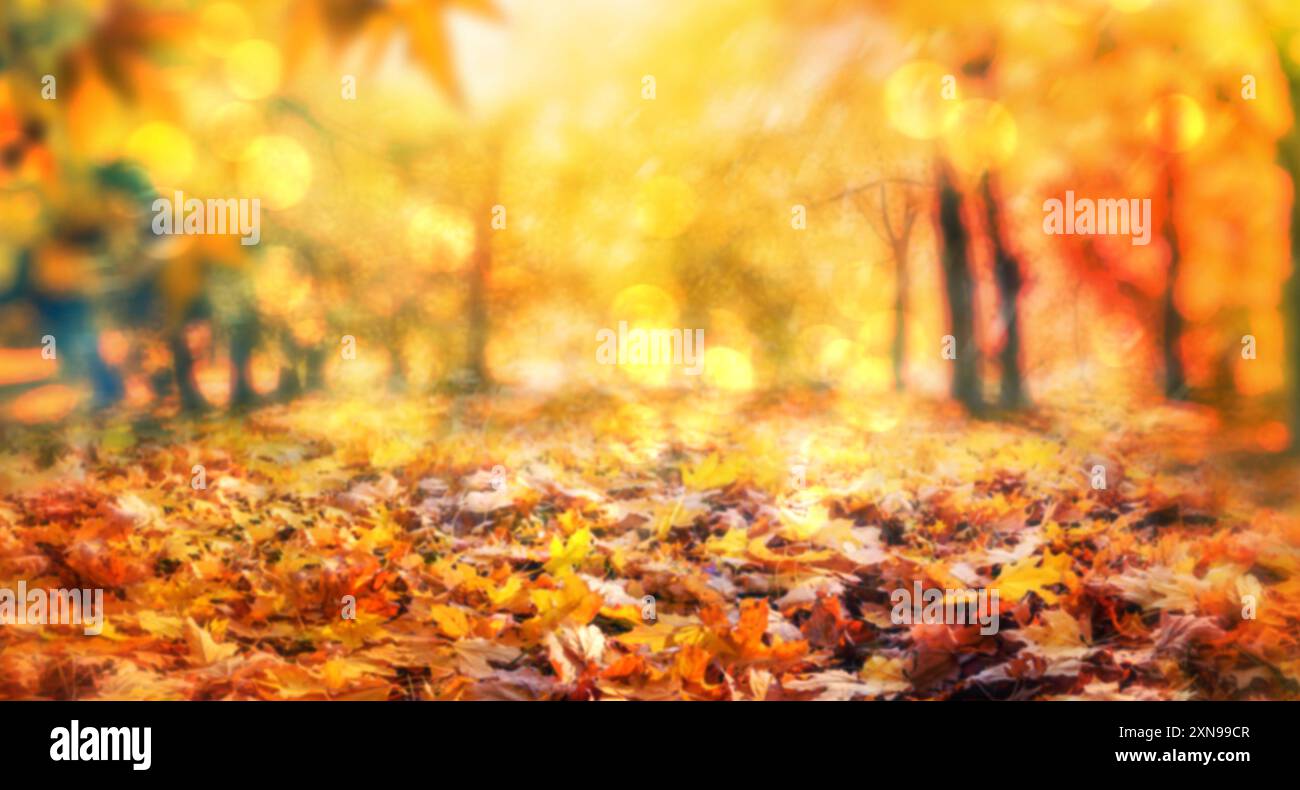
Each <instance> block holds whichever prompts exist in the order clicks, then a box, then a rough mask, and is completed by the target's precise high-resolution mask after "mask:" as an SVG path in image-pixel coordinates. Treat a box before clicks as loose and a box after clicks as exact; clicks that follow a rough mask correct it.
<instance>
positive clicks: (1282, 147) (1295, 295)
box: [1278, 52, 1300, 452]
mask: <svg viewBox="0 0 1300 790" xmlns="http://www.w3.org/2000/svg"><path fill="white" fill-rule="evenodd" d="M1278 54H1279V60H1280V61H1281V62H1282V63H1284V64H1285V63H1287V62H1288V59H1287V56H1286V54H1285V53H1282V52H1279V53H1278ZM1287 83H1288V87H1289V89H1290V93H1291V109H1292V112H1293V113H1294V114H1295V116H1296V117H1298V118H1300V74H1298V73H1296V72H1294V71H1288V72H1287ZM1278 161H1279V162H1280V163H1281V164H1282V166H1283V167H1284V168H1286V172H1287V174H1288V175H1290V176H1291V189H1292V195H1291V276H1290V277H1288V278H1287V281H1286V285H1285V286H1284V287H1283V292H1282V299H1283V309H1284V310H1285V311H1286V316H1285V318H1286V372H1287V385H1288V387H1289V392H1288V400H1289V401H1290V404H1289V405H1290V407H1291V450H1292V452H1297V451H1300V130H1297V129H1296V127H1295V126H1294V125H1293V126H1292V127H1291V133H1290V134H1288V135H1287V136H1286V137H1284V138H1282V140H1281V141H1280V142H1279V143H1278Z"/></svg>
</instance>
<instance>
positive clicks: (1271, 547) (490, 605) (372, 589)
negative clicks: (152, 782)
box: [0, 393, 1300, 699]
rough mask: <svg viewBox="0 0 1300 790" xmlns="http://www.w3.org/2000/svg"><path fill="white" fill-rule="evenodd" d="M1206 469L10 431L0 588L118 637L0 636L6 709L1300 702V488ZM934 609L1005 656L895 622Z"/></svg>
mask: <svg viewBox="0 0 1300 790" xmlns="http://www.w3.org/2000/svg"><path fill="white" fill-rule="evenodd" d="M1222 435H1223V428H1222V426H1221V425H1219V423H1218V419H1217V418H1216V417H1214V416H1213V414H1212V413H1211V412H1208V411H1201V410H1198V409H1195V408H1190V407H1180V408H1173V407H1153V408H1151V409H1146V410H1143V411H1142V412H1140V416H1135V413H1134V412H1130V411H1127V410H1125V411H1118V410H1116V411H1114V412H1113V413H1107V412H1106V411H1104V410H1100V409H1091V408H1088V407H1075V408H1072V409H1071V410H1069V411H1068V413H1067V412H1065V411H1061V412H1053V411H1049V410H1041V409H1040V410H1039V411H1037V412H1035V413H1034V414H1033V415H1031V416H1030V417H1027V418H1023V417H1022V418H1020V419H1018V420H1016V421H996V420H989V421H970V420H968V419H966V418H965V417H963V416H962V415H961V414H960V413H958V412H955V411H952V410H950V409H949V407H947V406H944V405H940V404H927V403H918V402H913V401H903V400H897V401H892V400H891V401H885V402H871V403H870V404H868V403H865V402H863V401H862V400H860V399H855V398H851V397H848V396H837V395H834V394H830V393H816V394H810V393H786V394H782V395H768V396H751V397H747V398H744V399H734V398H726V399H723V398H719V399H717V400H709V399H703V400H702V399H700V398H699V397H695V396H692V397H690V398H685V397H669V396H665V397H663V398H662V399H658V400H655V399H651V400H646V399H644V398H639V399H638V400H635V401H625V400H620V399H619V398H616V397H613V396H609V395H600V396H596V395H591V396H584V397H569V398H565V399H549V400H548V399H540V398H538V399H533V398H524V397H518V396H496V397H483V398H478V399H471V398H460V399H455V398H438V399H427V398H424V399H414V398H411V399H395V400H391V401H384V400H382V399H379V398H376V399H371V400H368V401H365V402H354V401H346V402H344V401H335V400H329V399H320V400H307V401H302V402H299V403H296V404H293V405H292V406H277V407H271V408H266V409H262V410H259V411H257V412H254V413H253V414H251V415H249V416H246V417H244V418H238V419H236V418H226V417H209V418H205V419H198V420H180V419H166V420H161V421H158V420H154V419H141V418H139V417H138V416H137V417H129V416H118V417H108V418H105V417H99V418H95V419H83V420H80V421H74V422H72V423H70V424H67V425H64V426H60V427H58V428H45V429H36V428H14V427H9V428H5V429H3V438H4V442H3V447H4V450H3V451H0V586H8V587H10V588H13V587H14V586H15V585H16V583H17V581H18V580H25V581H26V582H27V585H28V587H29V588H30V587H34V586H43V587H47V588H49V587H102V588H104V589H105V590H106V594H105V595H106V597H105V601H106V604H105V606H106V610H107V624H106V626H105V628H104V631H103V633H102V635H100V636H97V637H88V636H84V635H82V633H81V630H80V629H79V628H77V627H75V626H37V625H17V624H6V625H3V626H0V697H4V698H59V699H70V698H78V699H249V698H261V699H302V698H307V699H482V698H506V699H556V698H570V699H618V698H636V699H681V698H691V699H895V698H904V699H952V698H977V699H985V698H995V699H1027V698H1035V699H1063V698H1087V699H1187V698H1251V699H1263V698H1268V699H1276V698H1297V697H1300V692H1298V691H1297V681H1300V548H1297V547H1298V546H1300V519H1298V518H1297V512H1300V511H1297V508H1296V506H1295V504H1294V503H1293V502H1292V501H1291V498H1290V497H1291V495H1292V493H1291V492H1292V490H1293V489H1294V477H1293V476H1292V475H1293V473H1294V468H1293V467H1289V466H1285V465H1284V466H1281V467H1278V466H1277V465H1276V464H1275V465H1273V466H1271V467H1268V468H1266V469H1263V470H1262V471H1261V470H1252V469H1251V468H1250V467H1249V466H1246V467H1243V465H1242V461H1241V460H1240V459H1237V460H1227V459H1225V458H1224V456H1223V455H1222V454H1221V453H1219V454H1217V455H1216V452H1218V451H1219V450H1220V449H1221V448H1220V447H1219V445H1220V444H1221V437H1222ZM792 459H803V461H804V462H805V464H806V471H805V472H804V474H803V477H804V480H805V486H804V487H803V488H802V489H798V490H796V486H795V485H793V484H792V475H791V471H790V469H791V466H792V463H797V461H792ZM196 465H202V467H203V480H202V482H203V484H204V487H200V488H196V487H195V466H196ZM1098 465H1101V466H1104V467H1105V468H1106V470H1107V487H1106V489H1105V490H1094V489H1093V487H1092V486H1091V485H1090V472H1091V471H1092V470H1094V468H1095V467H1096V466H1098ZM494 467H500V468H499V469H497V470H496V472H495V473H494V472H493V469H494ZM1288 481H1291V482H1288ZM916 581H920V582H922V583H923V585H924V586H925V587H940V588H951V589H955V588H980V587H985V588H996V589H997V590H998V591H999V597H1000V605H1001V610H1002V611H1001V618H1000V628H999V630H998V632H997V633H996V634H989V635H981V633H980V630H979V626H978V625H973V626H958V625H952V626H945V625H896V624H894V623H893V622H892V621H891V619H890V610H891V604H890V593H891V592H892V591H893V590H896V589H898V588H907V589H911V588H912V586H913V583H914V582H916ZM349 595H351V596H354V597H355V601H356V612H355V619H347V618H345V617H344V616H343V602H344V601H345V596H349ZM646 595H653V596H654V597H655V600H656V611H655V615H656V616H655V619H653V620H650V619H647V618H645V617H643V612H642V605H641V599H642V597H643V596H646ZM1252 599H1253V600H1254V601H1255V602H1256V604H1255V607H1254V608H1255V610H1256V611H1255V616H1254V617H1253V618H1250V617H1245V618H1243V613H1244V612H1245V610H1246V608H1247V607H1246V606H1245V603H1246V602H1248V601H1250V600H1252Z"/></svg>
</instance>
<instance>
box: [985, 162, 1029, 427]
mask: <svg viewBox="0 0 1300 790" xmlns="http://www.w3.org/2000/svg"><path fill="white" fill-rule="evenodd" d="M992 181H993V177H992V176H991V175H989V174H987V173H986V174H985V175H984V184H983V187H984V207H985V210H986V211H987V213H988V233H989V237H990V238H991V239H992V241H993V274H994V277H995V278H996V280H997V283H998V315H999V317H1000V318H1001V319H1002V326H1003V328H1004V333H1005V340H1004V342H1003V344H1002V351H1001V354H1000V356H999V360H1000V362H1001V366H1002V386H1001V390H1000V396H999V397H1000V402H1001V405H1002V407H1003V408H1007V409H1018V408H1020V407H1022V406H1024V405H1025V402H1026V400H1027V398H1026V395H1025V386H1024V377H1023V376H1022V375H1021V372H1020V287H1021V285H1022V279H1021V274H1020V261H1018V260H1016V257H1015V255H1013V254H1012V253H1011V250H1010V247H1009V244H1008V241H1007V236H1006V225H1005V223H1004V222H1003V221H1002V211H1001V208H1000V204H999V202H998V198H997V194H996V193H997V190H996V189H995V188H994V185H993V183H992Z"/></svg>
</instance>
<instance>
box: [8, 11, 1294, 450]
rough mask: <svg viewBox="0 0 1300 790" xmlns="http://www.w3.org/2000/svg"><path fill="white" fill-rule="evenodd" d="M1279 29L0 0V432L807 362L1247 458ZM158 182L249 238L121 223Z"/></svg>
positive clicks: (1266, 304)
mask: <svg viewBox="0 0 1300 790" xmlns="http://www.w3.org/2000/svg"><path fill="white" fill-rule="evenodd" d="M1298 30H1300V6H1297V5H1296V4H1295V3H1293V2H1286V1H1285V0H1277V1H1276V2H1271V1H1269V0H1212V1H1211V0H1204V1H1202V2H1191V1H1190V0H1187V1H1176V0H1072V1H1070V2H1066V1H1064V0H1046V1H1040V0H1033V1H1030V0H990V1H989V2H979V3H956V2H939V1H935V2H866V1H864V2H847V1H842V0H807V2H776V1H775V0H766V1H765V0H716V1H714V2H708V3H699V2H690V1H688V0H564V1H563V2H561V1H559V0H554V1H552V2H525V1H524V0H459V1H457V0H392V1H391V2H383V1H382V0H351V1H349V0H289V1H285V2H281V1H279V0H267V1H264V2H236V1H229V0H228V1H222V2H197V1H195V2H191V1H189V0H159V1H158V2H145V1H144V0H66V1H57V0H10V2H7V3H6V4H5V7H4V10H3V12H2V13H0V419H2V420H3V421H4V422H11V423H37V424H45V423H57V422H59V421H61V420H64V419H66V418H68V417H69V416H70V415H75V414H84V413H87V412H93V411H95V410H116V411H126V412H140V413H144V412H149V413H153V414H156V415H160V416H162V417H165V418H170V417H172V416H174V415H177V414H179V413H181V412H183V411H186V410H189V411H202V410H205V409H209V408H212V409H216V408H245V407H253V406H256V405H258V404H261V403H267V402H271V401H291V400H292V399H294V398H297V397H300V396H301V395H303V394H304V393H307V392H310V391H319V392H324V393H329V394H330V395H331V396H339V397H350V398H364V397H370V396H372V395H373V394H374V393H376V392H380V391H383V392H388V391H392V392H398V393H409V394H420V393H428V392H439V391H442V392H448V391H451V392H470V391H481V390H485V389H493V390H497V389H498V388H502V389H509V390H521V391H530V392H540V393H560V392H564V391H567V390H571V389H584V388H593V387H594V388H607V387H616V388H633V389H635V390H636V391H646V390H652V389H667V390H672V389H675V388H692V389H699V388H706V389H711V390H718V391H725V392H735V393H742V394H743V393H757V392H763V391H768V390H774V389H778V390H779V389H782V388H787V387H813V388H831V389H836V390H840V391H842V392H845V393H852V394H853V395H854V397H858V396H860V397H861V398H863V399H864V401H865V402H871V399H872V398H881V399H884V398H897V397H899V395H898V393H906V394H907V395H906V396H907V397H911V396H920V397H924V398H929V399H949V398H950V399H953V400H955V401H957V402H958V403H960V404H961V405H962V406H964V407H965V409H966V410H968V411H969V412H971V413H976V414H986V413H989V410H991V409H1001V410H1015V409H1023V408H1025V407H1030V406H1033V405H1041V404H1070V403H1074V402H1078V401H1088V400H1092V401H1104V402H1106V403H1109V404H1112V405H1117V406H1120V407H1123V406H1124V405H1125V404H1129V403H1132V404H1135V407H1136V406H1137V405H1141V404H1144V403H1149V402H1152V401H1153V400H1156V399H1167V400H1172V401H1196V402H1200V403H1203V404H1205V405H1207V406H1209V407H1212V408H1213V409H1214V410H1216V412H1217V413H1218V414H1220V415H1222V416H1223V417H1224V419H1226V420H1228V421H1237V422H1242V423H1243V424H1245V425H1247V433H1246V435H1247V436H1248V442H1249V443H1251V444H1252V446H1253V447H1254V448H1255V449H1257V450H1262V451H1265V452H1280V451H1282V450H1285V449H1287V448H1288V447H1289V446H1291V445H1292V444H1293V441H1292V437H1293V435H1295V434H1296V433H1297V431H1296V426H1297V424H1298V423H1297V422H1296V420H1297V414H1298V413H1300V409H1297V408H1296V398H1295V396H1294V395H1288V392H1289V391H1290V390H1289V385H1290V384H1293V383H1294V381H1295V380H1296V373H1297V371H1298V370H1300V337H1298V336H1297V332H1296V327H1297V323H1298V322H1300V284H1297V280H1296V279H1295V278H1294V277H1293V266H1292V260H1293V259H1294V257H1295V251H1296V248H1295V246H1294V245H1295V241H1294V240H1295V239H1296V238H1297V237H1298V236H1300V234H1297V232H1296V229H1295V225H1296V223H1297V221H1298V220H1297V214H1296V210H1295V208H1294V201H1293V189H1294V183H1295V179H1296V175H1297V172H1300V148H1298V147H1297V144H1298V142H1300V138H1297V135H1296V132H1295V127H1294V116H1295V108H1296V107H1297V106H1298V105H1300V33H1297V31H1298ZM1067 190H1068V191H1073V192H1074V193H1075V194H1076V195H1077V196H1079V197H1092V198H1150V199H1151V205H1152V214H1151V243H1150V244H1149V245H1146V246H1140V245H1133V244H1132V243H1131V241H1130V239H1129V238H1128V237H1125V236H1084V235H1075V236H1051V235H1046V234H1044V232H1043V216H1044V215H1043V203H1044V201H1045V200H1048V199H1051V198H1062V197H1063V196H1064V193H1065V192H1066V191H1067ZM175 191H182V192H183V193H184V194H185V196H186V197H197V198H199V199H207V198H221V199H225V198H254V197H255V198H259V199H260V201H261V208H262V213H261V241H260V243H259V244H258V245H256V246H241V245H240V244H239V239H238V237H237V236H230V235H197V236H163V237H159V236H155V235H153V233H152V232H151V230H150V222H151V220H152V216H153V213H152V210H151V208H150V206H151V203H152V201H153V200H154V199H155V198H156V197H158V196H170V195H172V194H173V193H174V192H175ZM619 321H628V322H629V324H630V325H632V326H643V327H647V328H656V327H658V328H690V329H695V328H702V329H704V334H705V348H706V357H705V368H704V373H703V375H702V376H699V377H692V376H689V375H686V374H684V373H683V372H682V370H681V369H680V366H677V367H674V366H671V365H654V364H647V365H623V366H617V367H609V366H602V365H600V364H598V363H597V359H596V355H595V349H596V342H595V337H596V332H597V331H599V330H600V329H601V328H605V327H611V328H613V327H617V325H618V322H619ZM47 335H48V336H52V337H54V338H55V340H56V342H57V354H55V355H53V357H54V358H52V359H51V358H49V357H50V356H51V355H50V354H48V353H45V354H43V353H42V351H43V343H42V338H44V337H46V336H47ZM345 336H350V337H352V338H354V339H355V342H356V349H357V355H356V358H355V359H344V358H343V356H342V355H341V353H340V348H341V343H342V342H343V338H345ZM945 336H952V337H953V338H954V340H955V348H956V350H957V359H956V360H950V359H945V358H944V356H943V354H942V349H943V345H944V337H945ZM1247 336H1249V338H1248V337H1247ZM1247 346H1249V349H1250V353H1248V354H1247V353H1243V352H1244V351H1245V350H1246V349H1247Z"/></svg>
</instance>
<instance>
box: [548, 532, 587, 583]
mask: <svg viewBox="0 0 1300 790" xmlns="http://www.w3.org/2000/svg"><path fill="white" fill-rule="evenodd" d="M590 552H591V530H589V529H587V528H586V527H583V528H582V529H580V530H578V531H577V532H575V533H573V534H572V535H570V536H569V539H568V540H567V541H565V542H561V541H560V539H559V538H558V537H557V538H551V559H550V560H548V561H547V563H546V565H545V568H546V572H547V573H551V574H555V575H559V574H561V573H563V572H565V571H567V570H571V569H572V568H573V567H574V566H576V565H578V564H580V563H581V562H582V561H583V560H585V559H586V558H587V555H588V554H589V553H590Z"/></svg>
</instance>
